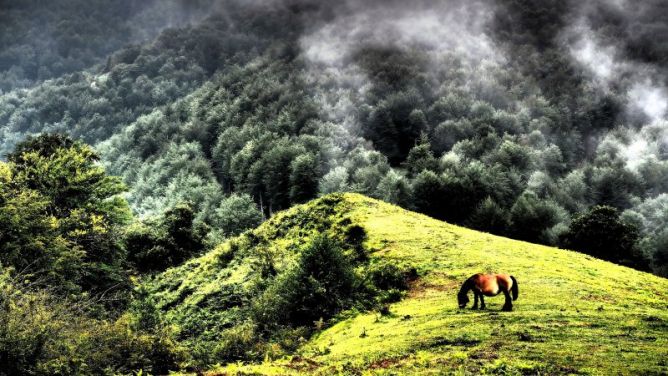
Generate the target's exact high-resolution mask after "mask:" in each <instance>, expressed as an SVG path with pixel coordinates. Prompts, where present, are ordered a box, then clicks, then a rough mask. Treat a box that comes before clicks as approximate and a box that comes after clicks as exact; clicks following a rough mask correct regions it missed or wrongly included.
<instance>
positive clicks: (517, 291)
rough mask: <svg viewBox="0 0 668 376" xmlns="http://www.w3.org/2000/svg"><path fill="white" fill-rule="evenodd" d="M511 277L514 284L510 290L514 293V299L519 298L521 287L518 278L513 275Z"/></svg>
mask: <svg viewBox="0 0 668 376" xmlns="http://www.w3.org/2000/svg"><path fill="white" fill-rule="evenodd" d="M510 279H512V280H513V286H512V287H511V288H510V292H512V294H513V300H517V296H518V295H519V294H520V289H519V288H518V287H517V280H516V279H515V277H513V276H512V275H511V276H510Z"/></svg>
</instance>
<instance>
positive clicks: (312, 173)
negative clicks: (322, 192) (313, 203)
mask: <svg viewBox="0 0 668 376" xmlns="http://www.w3.org/2000/svg"><path fill="white" fill-rule="evenodd" d="M319 177H320V169H319V166H318V160H317V159H316V158H315V157H314V156H312V155H310V154H302V155H299V156H297V158H295V159H294V160H293V161H292V164H291V165H290V201H291V202H293V203H303V202H306V201H308V200H310V199H312V198H314V197H316V194H317V193H318V178H319Z"/></svg>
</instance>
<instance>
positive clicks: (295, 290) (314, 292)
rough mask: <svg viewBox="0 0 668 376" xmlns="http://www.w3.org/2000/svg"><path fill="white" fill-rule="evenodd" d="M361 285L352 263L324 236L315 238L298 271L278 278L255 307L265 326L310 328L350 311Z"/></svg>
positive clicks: (301, 257) (300, 261)
mask: <svg viewBox="0 0 668 376" xmlns="http://www.w3.org/2000/svg"><path fill="white" fill-rule="evenodd" d="M357 285H358V281H356V276H355V273H354V271H353V268H352V264H351V262H350V260H348V259H347V257H346V256H345V255H344V254H343V251H342V249H341V248H340V247H339V246H338V245H337V244H336V243H335V242H334V241H333V240H331V239H329V238H328V237H325V236H320V237H316V238H315V239H314V240H313V242H312V243H311V244H309V245H308V246H307V247H306V248H305V249H304V250H303V251H302V253H301V255H300V257H299V261H298V263H297V265H295V267H294V268H293V269H292V270H291V271H289V272H287V273H284V274H282V275H280V276H279V277H278V280H277V281H275V282H274V285H273V286H271V287H270V288H269V289H267V291H266V292H265V294H264V296H263V298H262V299H259V300H258V302H257V303H256V306H255V308H254V309H255V318H256V320H258V322H259V323H261V324H262V325H264V326H273V325H276V324H279V325H280V324H283V325H290V326H303V325H307V326H310V325H312V324H313V322H315V321H317V320H319V319H321V318H322V319H328V318H329V317H331V316H333V315H335V314H336V313H338V312H340V311H341V310H343V309H344V308H346V307H348V306H349V305H350V304H351V302H352V301H353V293H354V292H355V288H356V287H357Z"/></svg>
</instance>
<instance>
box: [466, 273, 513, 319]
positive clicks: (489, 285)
mask: <svg viewBox="0 0 668 376" xmlns="http://www.w3.org/2000/svg"><path fill="white" fill-rule="evenodd" d="M469 290H473V295H474V296H475V303H473V307H472V308H473V309H478V298H480V309H485V299H484V298H483V296H496V295H499V293H503V295H505V297H506V304H504V305H503V310H504V311H512V310H513V300H517V295H518V294H519V289H518V288H517V280H516V279H515V277H513V276H512V275H508V274H475V275H472V276H471V278H469V279H467V280H466V282H464V284H463V285H462V288H461V289H460V290H459V294H457V301H458V302H459V308H464V307H466V304H467V303H468V302H469V297H468V292H469ZM511 293H512V294H513V298H512V300H511V299H510V294H511Z"/></svg>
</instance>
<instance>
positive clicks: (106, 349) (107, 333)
mask: <svg viewBox="0 0 668 376" xmlns="http://www.w3.org/2000/svg"><path fill="white" fill-rule="evenodd" d="M0 302H1V304H0V323H1V324H2V325H0V328H1V329H0V363H1V364H3V369H2V371H1V372H2V373H3V374H8V375H24V374H34V375H53V374H61V375H78V374H98V375H106V374H109V375H111V374H119V373H130V372H134V371H137V370H141V369H143V370H145V371H147V372H152V373H166V372H167V371H168V370H169V369H176V367H177V364H178V363H179V362H180V361H181V360H182V359H183V352H182V349H180V348H179V347H178V346H177V345H176V343H175V342H174V341H173V340H172V338H171V334H170V333H169V332H168V331H167V330H162V331H158V330H156V331H153V332H145V331H137V330H134V329H133V328H132V325H130V324H129V321H130V320H129V318H128V317H127V316H122V317H120V318H118V319H117V320H96V319H92V318H90V317H89V316H88V314H87V311H88V308H87V306H88V305H90V304H91V303H92V302H88V301H85V300H83V301H82V300H78V301H63V299H62V297H54V296H53V295H51V294H49V292H48V291H46V290H38V291H37V290H32V289H30V288H26V285H25V284H24V283H22V281H21V280H20V279H15V278H11V277H10V276H9V274H8V273H7V270H6V269H5V270H3V274H2V277H1V280H0Z"/></svg>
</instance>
